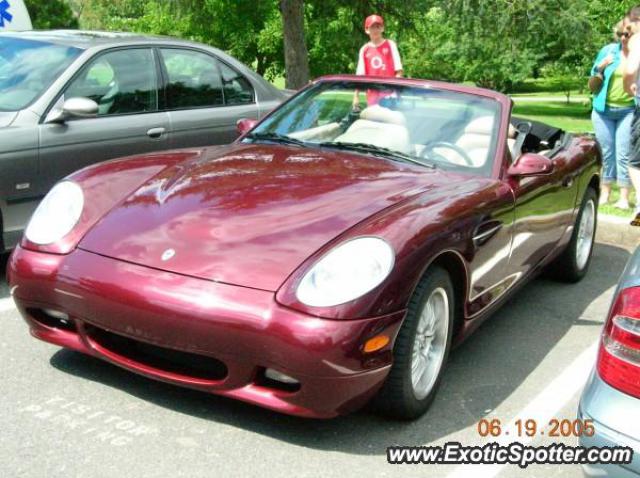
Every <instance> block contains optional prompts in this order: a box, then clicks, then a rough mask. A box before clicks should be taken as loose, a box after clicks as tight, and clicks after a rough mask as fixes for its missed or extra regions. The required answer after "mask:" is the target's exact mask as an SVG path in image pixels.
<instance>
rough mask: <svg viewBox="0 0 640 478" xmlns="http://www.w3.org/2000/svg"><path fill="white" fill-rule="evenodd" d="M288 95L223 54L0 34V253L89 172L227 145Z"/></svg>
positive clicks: (144, 40)
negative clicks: (60, 191) (100, 165)
mask: <svg viewBox="0 0 640 478" xmlns="http://www.w3.org/2000/svg"><path fill="white" fill-rule="evenodd" d="M287 96H288V93H287V92H284V91H280V90H277V89H276V88H274V87H273V86H272V85H270V84H269V83H267V82H266V81H265V80H264V79H263V78H262V77H260V76H259V75H257V74H256V73H255V72H253V71H252V70H251V69H249V68H247V67H246V66H244V65H243V64H242V63H240V62H238V61H237V60H235V59H234V58H232V57H230V56H229V55H227V54H225V53H224V52H222V51H220V50H218V49H215V48H211V47H209V46H206V45H203V44H199V43H193V42H187V41H181V40H176V39H172V38H167V37H153V36H141V35H135V34H126V33H107V32H83V31H48V32H47V31H40V32H21V33H17V32H7V33H0V214H1V216H0V224H2V235H1V236H0V251H1V250H4V249H9V248H11V247H13V245H15V243H16V242H17V241H18V240H19V238H20V236H21V234H22V230H23V229H24V226H25V224H26V222H27V220H28V218H29V217H30V215H31V213H32V212H33V210H34V209H35V207H36V206H37V204H38V202H39V200H40V199H41V198H42V197H43V196H44V195H45V193H46V192H47V191H48V190H49V189H50V188H51V187H52V186H53V185H54V184H55V183H56V182H57V181H58V180H59V179H61V178H63V177H64V176H66V175H68V174H69V173H71V172H73V171H75V170H77V169H80V168H82V167H84V166H87V165H89V164H92V163H96V162H99V161H104V160H107V159H112V158H117V157H120V156H126V155H131V154H137V153H147V152H151V151H156V150H164V149H173V148H183V147H199V146H207V145H213V144H224V143H229V142H231V141H233V140H234V139H235V137H236V136H237V132H236V123H237V121H238V120H239V119H241V118H253V119H259V118H261V117H262V116H264V115H265V114H266V113H267V112H269V111H270V110H272V109H273V108H274V107H275V106H276V105H278V104H279V103H280V102H282V101H283V100H284V99H285V98H286V97H287Z"/></svg>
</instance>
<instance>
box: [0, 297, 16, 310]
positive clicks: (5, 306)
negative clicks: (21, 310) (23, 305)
mask: <svg viewBox="0 0 640 478" xmlns="http://www.w3.org/2000/svg"><path fill="white" fill-rule="evenodd" d="M15 308H16V303H15V302H14V301H13V297H7V298H6V299H0V312H8V311H10V310H13V309H15Z"/></svg>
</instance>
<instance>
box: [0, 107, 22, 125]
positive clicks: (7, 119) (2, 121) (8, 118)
mask: <svg viewBox="0 0 640 478" xmlns="http://www.w3.org/2000/svg"><path fill="white" fill-rule="evenodd" d="M17 115H18V113H17V112H15V111H0V128H6V127H7V126H11V123H13V120H14V119H15V118H16V116H17Z"/></svg>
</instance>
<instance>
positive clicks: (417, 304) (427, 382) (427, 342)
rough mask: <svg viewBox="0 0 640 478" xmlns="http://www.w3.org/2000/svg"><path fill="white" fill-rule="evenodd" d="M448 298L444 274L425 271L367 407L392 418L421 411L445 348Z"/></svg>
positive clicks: (444, 357) (450, 323) (450, 293)
mask: <svg viewBox="0 0 640 478" xmlns="http://www.w3.org/2000/svg"><path fill="white" fill-rule="evenodd" d="M454 301H455V297H454V293H453V285H452V283H451V279H450V277H449V274H448V273H447V272H446V271H445V270H444V269H441V268H439V267H435V266H434V267H431V268H429V270H428V271H427V272H426V273H425V275H424V276H423V277H422V279H421V280H420V282H419V284H418V286H417V287H416V290H415V292H414V294H413V296H412V297H411V300H410V302H409V307H408V309H407V315H406V317H405V319H404V322H403V324H402V327H401V328H400V331H399V332H398V336H397V338H396V340H395V345H394V349H393V365H392V366H391V370H390V371H389V376H388V377H387V380H386V382H385V383H384V385H383V387H382V389H381V390H380V392H379V393H378V396H377V397H376V398H375V399H374V402H373V405H374V407H376V408H377V409H378V410H380V411H382V412H383V413H385V414H387V415H391V416H393V417H396V418H403V419H414V418H417V417H419V416H421V415H422V414H423V413H425V412H426V411H427V409H428V408H429V406H430V405H431V402H432V401H433V399H434V397H435V394H436V392H437V389H438V385H439V384H440V379H441V378H442V373H443V370H444V366H445V364H446V361H447V357H448V355H449V349H450V348H451V337H452V330H453V323H454V310H455V307H454Z"/></svg>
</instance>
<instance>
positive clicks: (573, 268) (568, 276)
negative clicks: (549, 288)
mask: <svg viewBox="0 0 640 478" xmlns="http://www.w3.org/2000/svg"><path fill="white" fill-rule="evenodd" d="M589 203H591V205H590V204H589ZM589 207H593V211H594V217H593V231H592V234H591V249H590V250H589V256H588V258H587V260H586V262H585V263H584V264H583V265H580V264H579V263H578V258H577V256H578V253H577V251H578V244H579V242H580V241H579V237H580V232H581V231H580V225H581V221H582V216H583V215H584V214H585V210H587V208H589ZM597 225H598V196H597V194H596V192H595V191H594V190H593V188H591V187H589V188H587V190H586V192H585V193H584V197H583V198H582V203H581V205H580V211H579V212H578V217H577V218H576V223H575V227H574V228H573V233H572V235H571V240H570V241H569V244H567V247H566V248H565V250H564V251H563V252H562V254H561V255H560V256H558V257H557V258H556V259H555V261H553V263H551V264H550V265H549V271H550V272H551V273H552V276H553V277H554V278H556V279H558V280H561V281H564V282H578V281H579V280H581V279H582V278H583V277H584V276H585V275H586V273H587V271H588V270H589V264H591V256H592V255H593V244H594V242H595V234H596V227H597Z"/></svg>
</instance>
